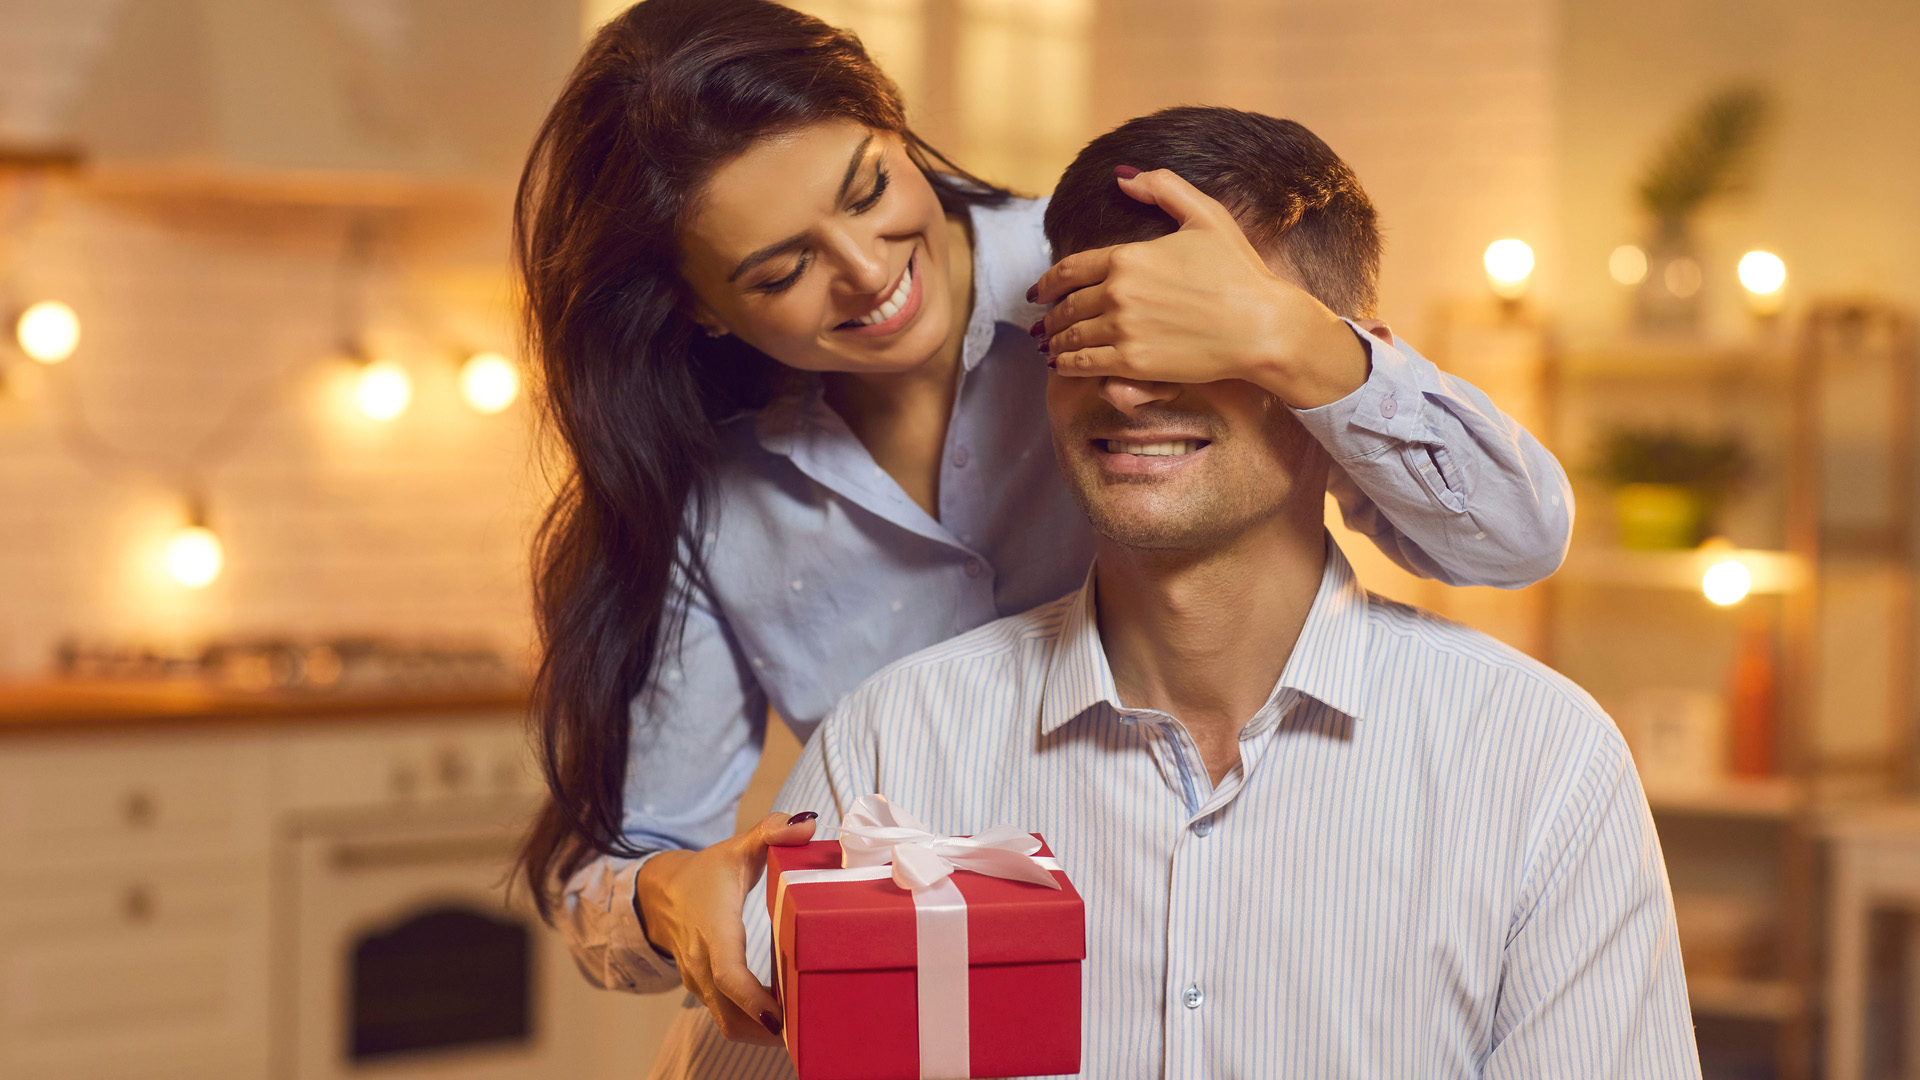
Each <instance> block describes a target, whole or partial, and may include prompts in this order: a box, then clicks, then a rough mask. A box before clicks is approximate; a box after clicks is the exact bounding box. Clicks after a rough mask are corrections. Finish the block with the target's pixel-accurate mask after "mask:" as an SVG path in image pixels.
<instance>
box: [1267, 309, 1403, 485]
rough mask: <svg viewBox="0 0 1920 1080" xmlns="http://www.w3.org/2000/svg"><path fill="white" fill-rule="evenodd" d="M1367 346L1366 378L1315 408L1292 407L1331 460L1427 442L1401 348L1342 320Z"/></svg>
mask: <svg viewBox="0 0 1920 1080" xmlns="http://www.w3.org/2000/svg"><path fill="white" fill-rule="evenodd" d="M1341 321H1342V322H1345V323H1346V324H1347V326H1348V328H1349V329H1351V330H1352V331H1353V333H1354V336H1356V337H1358V338H1359V339H1360V343H1361V344H1362V345H1364V346H1366V349H1367V358H1368V371H1367V381H1366V382H1364V383H1361V384H1360V388H1359V389H1358V390H1355V391H1354V392H1353V393H1351V394H1348V395H1347V396H1346V397H1343V398H1341V399H1340V400H1339V401H1335V402H1333V403H1331V404H1327V405H1322V406H1320V407H1318V408H1314V409H1295V410H1293V414H1294V416H1296V417H1298V418H1299V420H1300V423H1301V425H1302V426H1304V427H1305V428H1306V429H1307V431H1308V433H1310V434H1311V435H1313V437H1314V438H1316V439H1318V440H1320V444H1321V445H1322V446H1325V447H1326V448H1327V452H1328V453H1330V454H1332V455H1333V459H1334V460H1335V461H1353V460H1355V459H1358V458H1366V457H1373V456H1375V455H1377V454H1380V453H1381V452H1383V451H1385V450H1387V449H1389V448H1392V447H1395V446H1402V445H1405V444H1407V443H1414V442H1424V441H1426V440H1425V439H1423V438H1422V437H1421V436H1422V435H1424V434H1425V425H1424V424H1423V423H1422V421H1421V411H1422V410H1423V409H1424V408H1425V406H1426V396H1425V395H1424V394H1422V393H1421V391H1420V385H1419V382H1418V381H1417V379H1416V376H1415V374H1414V369H1413V364H1412V362H1411V361H1409V360H1408V359H1407V357H1406V355H1405V354H1404V353H1402V352H1401V351H1400V350H1398V349H1396V348H1394V347H1393V346H1391V345H1388V344H1387V343H1386V342H1384V341H1381V340H1380V339H1379V338H1377V337H1374V336H1373V335H1372V334H1370V333H1368V332H1367V331H1365V330H1363V329H1361V328H1360V327H1359V326H1358V325H1357V324H1356V323H1354V321H1353V320H1352V319H1342V320H1341Z"/></svg>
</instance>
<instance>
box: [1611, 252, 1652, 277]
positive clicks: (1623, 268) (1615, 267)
mask: <svg viewBox="0 0 1920 1080" xmlns="http://www.w3.org/2000/svg"><path fill="white" fill-rule="evenodd" d="M1607 273H1609V274H1611V275H1613V280H1615V281H1617V282H1619V283H1620V284H1622V285H1638V284H1640V283H1641V282H1642V281H1645V280H1646V277H1647V253H1646V252H1644V251H1641V250H1640V249H1639V248H1637V247H1635V246H1634V245H1632V244H1621V245H1620V246H1619V247H1617V248H1614V249H1613V254H1611V255H1609V256H1607Z"/></svg>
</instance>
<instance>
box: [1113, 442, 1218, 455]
mask: <svg viewBox="0 0 1920 1080" xmlns="http://www.w3.org/2000/svg"><path fill="white" fill-rule="evenodd" d="M1093 441H1094V442H1095V443H1096V444H1097V445H1098V446H1099V447H1100V449H1102V450H1105V451H1106V452H1107V453H1109V454H1133V455H1135V456H1136V457H1184V456H1185V455H1187V454H1192V453H1195V452H1197V451H1198V450H1199V449H1200V448H1201V447H1203V446H1205V445H1207V440H1205V439H1176V440H1173V441H1170V442H1150V443H1133V442H1121V441H1120V440H1119V439H1095V440H1093Z"/></svg>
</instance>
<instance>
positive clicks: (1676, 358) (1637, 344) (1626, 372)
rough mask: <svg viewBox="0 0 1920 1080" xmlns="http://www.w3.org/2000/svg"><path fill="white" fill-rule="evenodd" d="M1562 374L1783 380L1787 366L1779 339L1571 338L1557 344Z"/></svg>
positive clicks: (1789, 359)
mask: <svg viewBox="0 0 1920 1080" xmlns="http://www.w3.org/2000/svg"><path fill="white" fill-rule="evenodd" d="M1558 370H1559V375H1560V377H1561V378H1562V379H1571V380H1576V381H1578V380H1596V379H1626V380H1632V381H1635V382H1645V381H1654V382H1660V381H1683V382H1684V381H1701V380H1708V381H1711V380H1722V379H1738V380H1742V381H1748V380H1751V381H1755V382H1760V383H1780V384H1785V383H1786V382H1787V381H1788V379H1789V377H1790V375H1791V373H1792V370H1793V364H1792V357H1791V355H1790V354H1789V353H1788V352H1787V351H1786V350H1785V349H1784V348H1783V346H1782V344H1779V343H1773V342H1768V341H1747V342H1728V341H1718V342H1711V341H1698V340H1691V339H1687V338H1671V339H1669V338H1651V337H1650V338H1592V339H1586V338H1576V339H1573V340H1571V341H1567V342H1564V343H1563V344H1562V345H1561V350H1560V356H1559V368H1558Z"/></svg>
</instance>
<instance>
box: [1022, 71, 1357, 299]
mask: <svg viewBox="0 0 1920 1080" xmlns="http://www.w3.org/2000/svg"><path fill="white" fill-rule="evenodd" d="M1116 165H1131V166H1133V167H1134V168H1137V169H1142V170H1147V169H1171V170H1173V171H1174V172H1175V173H1178V174H1179V175H1180V176H1181V177H1183V178H1184V179H1185V180H1186V181H1187V182H1188V183H1190V184H1192V185H1193V186H1194V187H1196V188H1199V189H1200V190H1201V191H1203V192H1205V193H1207V194H1208V195H1210V196H1212V197H1213V198H1215V199H1217V200H1219V201H1220V203H1221V204H1222V205H1224V206H1225V207H1226V208H1227V209H1228V210H1229V211H1231V212H1232V213H1233V216H1234V217H1235V218H1236V219H1237V220H1238V221H1239V222H1240V227H1241V228H1242V229H1244V230H1245V231H1246V234H1247V239H1248V240H1249V241H1250V242H1252V244H1253V246H1254V248H1255V249H1256V250H1259V251H1261V252H1263V253H1265V252H1271V251H1274V250H1276V247H1277V250H1278V251H1279V253H1280V255H1281V257H1282V258H1284V259H1285V260H1286V261H1287V263H1288V265H1290V266H1291V267H1292V269H1293V271H1294V274H1295V275H1296V277H1297V278H1298V280H1299V282H1300V284H1301V286H1302V287H1303V288H1305V289H1306V290H1307V292H1309V293H1311V294H1313V296H1314V297H1315V298H1316V299H1318V300H1319V301H1320V302H1321V303H1323V304H1325V305H1327V307H1329V308H1331V309H1333V310H1334V311H1335V312H1336V313H1338V314H1341V315H1345V316H1347V317H1348V318H1356V319H1357V318H1370V317H1371V316H1372V315H1373V310H1374V303H1375V301H1376V299H1377V296H1378V280H1379V277H1380V228H1379V224H1378V222H1377V221H1376V219H1375V215H1374V210H1373V203H1372V202H1370V201H1369V200H1368V199H1367V193H1366V192H1365V191H1364V190H1362V189H1361V187H1360V179H1359V177H1357V176H1355V175H1354V173H1353V170H1352V169H1350V168H1348V167H1347V163H1346V162H1344V161H1341V160H1340V157H1339V155H1337V154H1335V153H1334V152H1333V150H1332V149H1331V148H1329V147H1328V146H1327V144H1326V143H1324V142H1321V141H1320V138H1319V136H1317V135H1315V134H1314V133H1313V132H1311V131H1308V130H1307V129H1306V128H1304V127H1302V126H1301V125H1299V124H1297V123H1294V122H1293V121H1292V120H1279V119H1275V118H1274V117H1271V116H1263V115H1261V114H1259V113H1251V112H1242V111H1241V110H1239V109H1228V108H1220V107H1202V106H1182V107H1180V108H1174V109H1162V110H1161V111H1159V112H1156V113H1153V114H1151V115H1148V116H1142V117H1139V118H1137V119H1133V120H1129V121H1127V122H1126V123H1124V124H1121V125H1120V126H1119V127H1117V128H1114V129H1113V130H1112V131H1109V132H1107V133H1106V134H1105V135H1102V136H1100V137H1099V138H1097V139H1095V140H1093V141H1092V142H1090V143H1088V144H1087V145H1086V148H1085V149H1083V150H1081V151H1080V154H1079V156H1078V157H1076V158H1074V159H1073V164H1071V165H1068V166H1067V171H1066V172H1064V173H1062V174H1061V176H1060V184H1059V186H1058V187H1056V188H1054V191H1053V200H1052V202H1050V203H1049V204H1048V205H1047V216H1046V231H1047V241H1048V242H1049V243H1051V244H1052V245H1053V257H1054V258H1055V259H1060V258H1064V257H1065V256H1067V255H1071V254H1073V253H1074V252H1077V251H1086V250H1088V249H1090V248H1099V247H1107V246H1109V245H1112V244H1126V243H1132V242H1135V241H1140V240H1151V239H1153V238H1154V237H1157V236H1164V235H1166V234H1167V233H1170V232H1172V231H1174V225H1173V219H1171V218H1169V217H1168V216H1167V215H1166V212H1165V211H1163V210H1161V209H1160V208H1159V207H1157V206H1154V205H1152V204H1150V203H1143V202H1136V201H1135V200H1133V199H1130V198H1128V197H1127V195H1126V193H1125V192H1122V191H1121V190H1120V188H1119V185H1117V184H1116V183H1115V182H1114V174H1113V168H1114V166H1116Z"/></svg>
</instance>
